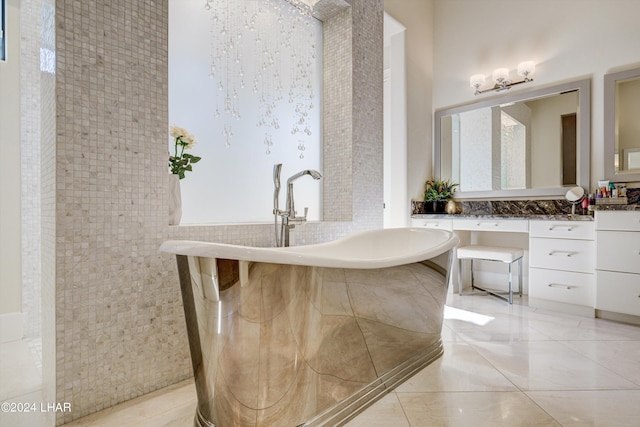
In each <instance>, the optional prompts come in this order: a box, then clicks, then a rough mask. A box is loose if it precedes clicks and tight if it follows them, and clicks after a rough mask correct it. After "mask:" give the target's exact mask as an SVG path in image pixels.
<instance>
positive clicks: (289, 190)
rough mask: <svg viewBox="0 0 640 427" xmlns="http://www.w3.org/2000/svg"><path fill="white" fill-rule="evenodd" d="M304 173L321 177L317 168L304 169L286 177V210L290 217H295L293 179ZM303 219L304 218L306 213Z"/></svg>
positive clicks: (317, 177)
mask: <svg viewBox="0 0 640 427" xmlns="http://www.w3.org/2000/svg"><path fill="white" fill-rule="evenodd" d="M305 175H309V176H311V177H312V178H313V179H315V180H318V179H320V178H322V175H321V174H320V172H318V171H317V170H313V169H305V170H303V171H300V172H298V173H296V174H294V175H292V176H290V177H289V179H287V211H289V216H290V218H295V216H296V208H295V203H294V201H293V181H295V180H296V179H298V178H302V177H303V176H305ZM304 219H306V215H305V218H304Z"/></svg>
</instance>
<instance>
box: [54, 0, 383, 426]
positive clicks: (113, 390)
mask: <svg viewBox="0 0 640 427" xmlns="http://www.w3.org/2000/svg"><path fill="white" fill-rule="evenodd" d="M167 1H168V0H160V1H152V0H131V1H123V0H116V1H113V2H97V1H86V2H79V1H75V0H73V1H72V0H59V1H57V2H55V19H56V25H55V29H56V44H55V50H56V55H57V63H56V65H57V69H56V75H55V89H56V101H57V103H56V105H57V106H56V109H55V112H56V115H57V117H56V119H55V128H56V131H55V133H51V135H55V138H56V141H55V150H56V151H55V153H53V154H52V153H44V152H43V153H42V155H43V158H44V157H46V158H47V159H54V160H55V169H54V171H55V179H51V180H50V182H51V183H52V184H51V185H55V205H53V204H52V203H51V201H48V202H47V203H46V206H55V215H54V217H55V239H52V240H51V242H56V247H55V254H56V258H55V273H54V274H55V287H52V289H55V325H56V344H55V345H56V349H55V353H56V355H55V361H56V367H55V371H56V398H55V400H56V401H58V402H70V403H71V404H72V407H73V411H72V412H70V413H68V412H67V413H60V414H58V418H57V423H58V424H62V423H63V422H68V421H70V420H72V419H76V418H80V417H82V416H84V415H87V414H90V413H92V412H96V411H99V410H101V409H104V408H106V407H109V406H112V405H115V404H117V403H120V402H122V401H125V400H128V399H131V398H134V397H136V396H139V395H142V394H145V393H149V392H151V391H153V390H156V389H158V388H162V387H165V386H167V385H170V384H172V383H175V382H178V381H181V380H182V379H184V378H187V377H189V376H190V375H191V367H190V361H189V354H188V351H189V350H188V345H187V338H186V331H185V326H184V318H183V312H182V303H181V299H180V292H179V286H178V276H177V271H176V267H175V260H174V259H173V258H172V257H171V256H168V255H161V254H160V253H159V252H158V248H159V246H160V244H161V243H162V241H164V240H166V239H168V238H188V239H198V240H215V241H222V242H233V243H238V244H248V245H259V246H269V245H272V242H273V237H272V233H273V225H272V224H257V225H224V226H189V227H169V226H168V225H167V223H168V215H167V212H168V207H167V206H168V192H167V188H168V177H167V165H166V156H167V148H166V132H167V129H168V118H167V117H168V113H167V103H168V99H167V93H168V89H167V69H168V64H167V46H168V43H167V26H168V22H167V19H168V18H167V11H168V3H167ZM349 3H350V5H351V6H352V7H351V10H352V12H349V14H348V16H346V15H344V16H343V15H341V14H339V15H338V16H336V18H335V19H342V21H341V22H343V24H342V25H343V26H344V25H346V26H349V25H350V26H351V27H352V28H351V34H352V39H351V46H344V49H349V50H351V54H350V55H351V57H352V67H353V71H352V73H351V74H350V75H351V79H350V80H349V79H347V80H341V81H344V82H345V83H344V85H345V86H344V87H342V90H343V91H346V92H347V93H354V94H357V95H356V96H354V97H353V99H352V101H351V107H350V108H349V109H348V110H347V113H348V114H350V115H351V123H350V124H349V127H352V135H350V136H347V138H349V140H348V142H350V141H351V140H352V141H353V144H352V146H351V149H350V150H348V152H347V153H344V155H345V159H346V165H350V171H349V172H348V173H347V174H346V175H347V177H348V178H347V179H348V185H346V186H344V188H343V187H340V188H332V187H329V188H328V190H329V193H331V192H332V191H333V192H334V194H337V193H345V192H346V194H348V197H346V198H344V197H341V198H337V199H336V200H339V206H337V207H336V209H339V211H340V212H341V213H340V215H338V218H336V219H335V220H336V221H338V222H323V223H315V224H314V223H310V224H306V225H305V226H303V227H300V228H298V229H297V230H296V239H297V240H296V241H297V243H299V244H302V243H311V242H317V241H326V240H332V239H335V238H338V237H341V236H343V235H345V234H348V233H350V232H353V231H356V230H360V229H369V228H378V227H381V226H382V126H381V123H382V52H383V49H382V0H352V1H350V2H349ZM365 4H366V7H365ZM332 19H333V18H332ZM343 30H344V28H343ZM345 32H346V33H348V32H349V31H345ZM345 32H343V33H342V34H344V33H345ZM341 43H344V40H341ZM336 102H337V103H338V104H340V105H341V104H342V103H343V101H342V100H337V101H336ZM338 104H336V106H335V107H336V108H337V106H338ZM372 106H379V107H373V108H372ZM332 107H334V106H332V105H330V104H329V105H325V107H324V108H325V109H326V110H331V109H332ZM325 120H329V122H330V121H331V118H328V119H327V118H325ZM329 126H331V123H329ZM43 163H44V161H43ZM340 167H344V165H342V164H341V166H340ZM323 171H324V175H325V176H340V177H341V178H344V175H340V174H341V173H342V172H343V171H342V170H340V169H337V168H336V167H334V166H332V165H331V164H325V165H324V168H323ZM44 176H49V175H47V174H46V173H45V171H44V170H43V177H44ZM325 185H327V184H326V181H325ZM352 189H353V193H354V194H357V196H356V195H353V196H352ZM44 191H45V189H43V197H45V196H44ZM325 191H326V190H325ZM43 203H44V202H43ZM345 212H346V213H347V214H345ZM44 221H45V220H44V219H43V222H44ZM49 231H52V229H50V228H47V229H46V230H45V233H48V232H49ZM43 239H44V236H43ZM44 250H45V249H43V251H44ZM46 250H47V253H52V252H50V250H51V248H49V247H47V249H46ZM49 274H53V272H52V271H51V270H50V269H49V264H48V263H44V265H43V276H45V278H46V276H47V275H49ZM43 280H45V279H43ZM52 305H53V304H52Z"/></svg>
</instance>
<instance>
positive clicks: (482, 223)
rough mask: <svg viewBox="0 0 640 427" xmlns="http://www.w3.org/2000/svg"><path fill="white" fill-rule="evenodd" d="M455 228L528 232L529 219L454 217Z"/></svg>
mask: <svg viewBox="0 0 640 427" xmlns="http://www.w3.org/2000/svg"><path fill="white" fill-rule="evenodd" d="M453 228H455V229H456V230H469V231H509V232H515V233H528V232H529V221H527V220H520V219H515V220H507V219H497V220H496V219H454V220H453Z"/></svg>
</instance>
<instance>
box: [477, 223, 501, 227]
mask: <svg viewBox="0 0 640 427" xmlns="http://www.w3.org/2000/svg"><path fill="white" fill-rule="evenodd" d="M484 224H486V225H489V224H493V226H494V227H497V226H499V225H500V224H498V223H497V222H494V223H489V222H479V223H477V224H476V226H478V227H481V226H482V225H484Z"/></svg>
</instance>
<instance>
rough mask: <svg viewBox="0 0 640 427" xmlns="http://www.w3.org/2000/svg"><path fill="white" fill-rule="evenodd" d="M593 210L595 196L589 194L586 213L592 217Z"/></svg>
mask: <svg viewBox="0 0 640 427" xmlns="http://www.w3.org/2000/svg"><path fill="white" fill-rule="evenodd" d="M595 208H596V196H594V194H593V193H589V207H588V208H587V213H588V214H589V215H591V216H593V214H594V210H595Z"/></svg>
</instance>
